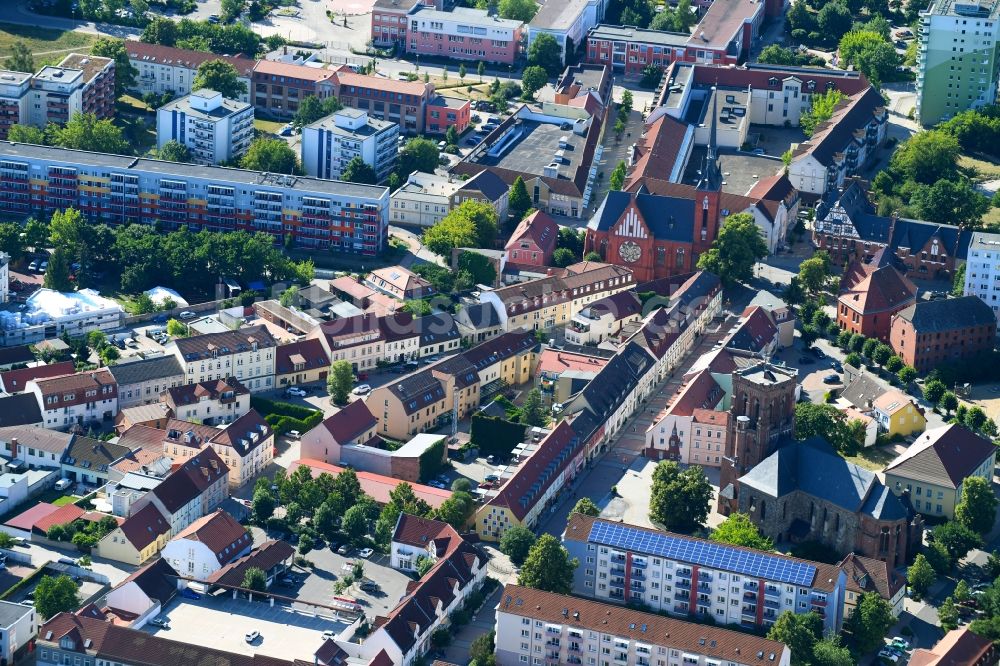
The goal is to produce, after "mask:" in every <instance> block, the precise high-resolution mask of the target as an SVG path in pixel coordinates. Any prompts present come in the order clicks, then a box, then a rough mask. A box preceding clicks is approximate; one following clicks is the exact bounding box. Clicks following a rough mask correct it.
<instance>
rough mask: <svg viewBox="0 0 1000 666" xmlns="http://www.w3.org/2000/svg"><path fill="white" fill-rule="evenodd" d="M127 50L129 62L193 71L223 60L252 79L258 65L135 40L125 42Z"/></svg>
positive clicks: (238, 57)
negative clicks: (202, 65) (255, 66)
mask: <svg viewBox="0 0 1000 666" xmlns="http://www.w3.org/2000/svg"><path fill="white" fill-rule="evenodd" d="M125 50H126V51H127V52H128V57H129V60H136V61H140V62H151V63H157V64H160V65H171V66H174V67H185V68H187V69H193V70H196V69H198V66H199V65H201V64H202V63H204V62H209V61H211V60H222V61H223V62H228V63H229V64H230V65H232V66H233V67H235V68H236V72H237V74H239V75H240V76H242V77H247V78H249V77H250V73H251V72H252V71H253V67H254V65H255V64H256V61H255V60H252V59H250V58H243V57H240V56H224V55H216V54H214V53H210V52H208V51H193V50H191V49H178V48H174V47H173V46H161V45H160V44H147V43H145V42H139V41H136V40H133V39H127V40H125Z"/></svg>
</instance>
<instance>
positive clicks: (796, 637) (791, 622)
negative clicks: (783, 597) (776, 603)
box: [767, 610, 823, 666]
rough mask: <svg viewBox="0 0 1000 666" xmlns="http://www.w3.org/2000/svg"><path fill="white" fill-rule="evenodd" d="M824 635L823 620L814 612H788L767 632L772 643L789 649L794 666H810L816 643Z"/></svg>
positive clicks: (780, 616) (779, 617)
mask: <svg viewBox="0 0 1000 666" xmlns="http://www.w3.org/2000/svg"><path fill="white" fill-rule="evenodd" d="M822 635H823V620H822V619H821V618H820V616H819V615H817V614H816V613H813V612H812V611H810V612H808V613H798V614H796V613H794V612H792V611H789V610H786V611H785V612H783V613H782V614H781V615H779V616H778V619H777V620H775V622H774V624H773V625H772V626H771V628H770V629H769V630H768V632H767V637H768V638H769V639H771V640H772V641H779V642H781V643H784V644H785V645H787V646H788V647H789V649H790V650H791V653H792V666H808V664H810V663H811V659H810V657H811V656H812V653H813V647H814V646H815V645H816V641H818V640H819V639H820V637H821V636H822Z"/></svg>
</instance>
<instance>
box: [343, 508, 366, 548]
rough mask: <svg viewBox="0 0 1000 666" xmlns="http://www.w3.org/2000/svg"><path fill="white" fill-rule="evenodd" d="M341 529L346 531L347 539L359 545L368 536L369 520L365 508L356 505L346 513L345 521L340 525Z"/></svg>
mask: <svg viewBox="0 0 1000 666" xmlns="http://www.w3.org/2000/svg"><path fill="white" fill-rule="evenodd" d="M340 529H342V530H343V531H344V534H346V535H347V538H348V539H350V540H351V541H352V542H353V543H358V542H359V541H360V540H361V539H362V538H363V537H364V536H365V535H366V534H368V518H367V517H366V516H365V510H364V507H362V506H361V505H358V504H356V505H354V506H352V507H350V508H349V509H348V510H347V511H346V512H345V513H344V519H343V521H342V522H341V524H340Z"/></svg>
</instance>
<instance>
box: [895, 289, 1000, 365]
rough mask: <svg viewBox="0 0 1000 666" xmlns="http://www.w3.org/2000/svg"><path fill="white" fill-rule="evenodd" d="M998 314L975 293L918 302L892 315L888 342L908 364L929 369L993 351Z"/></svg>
mask: <svg viewBox="0 0 1000 666" xmlns="http://www.w3.org/2000/svg"><path fill="white" fill-rule="evenodd" d="M996 335H997V321H996V315H994V314H993V310H992V308H990V306H989V305H987V304H986V303H984V302H983V301H981V300H979V298H977V297H976V296H960V297H959V298H949V299H946V300H938V301H917V302H916V303H914V304H913V305H911V306H909V307H908V308H906V309H905V310H901V311H899V312H898V313H896V314H895V315H893V317H892V326H891V330H890V334H889V344H890V346H891V347H892V349H893V351H895V352H896V353H897V354H898V355H899V357H900V358H902V359H903V362H905V363H906V364H907V365H912V366H913V367H914V368H916V369H917V371H918V372H929V371H930V370H931V369H933V368H935V367H937V366H939V365H941V364H944V363H954V362H957V361H963V360H968V359H974V358H976V357H977V356H978V355H980V354H983V353H985V352H989V351H992V350H993V346H994V343H995V342H996Z"/></svg>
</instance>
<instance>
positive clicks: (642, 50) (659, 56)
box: [586, 24, 691, 75]
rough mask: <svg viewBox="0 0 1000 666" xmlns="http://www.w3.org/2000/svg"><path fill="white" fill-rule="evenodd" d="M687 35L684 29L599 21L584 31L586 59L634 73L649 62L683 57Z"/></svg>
mask: <svg viewBox="0 0 1000 666" xmlns="http://www.w3.org/2000/svg"><path fill="white" fill-rule="evenodd" d="M690 37H691V35H689V34H688V33H686V32H667V31H664V30H646V29H643V28H636V27H633V26H620V25H609V24H601V25H598V26H595V27H594V28H592V29H591V30H590V32H588V33H587V55H586V61H587V62H589V63H595V64H601V65H609V66H610V67H611V70H612V71H614V72H623V73H625V74H636V75H637V74H641V73H642V70H643V68H645V67H648V66H649V65H655V66H657V67H666V66H667V65H669V64H670V63H672V62H674V61H675V60H683V59H684V53H685V47H686V45H687V42H688V39H689V38H690Z"/></svg>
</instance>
